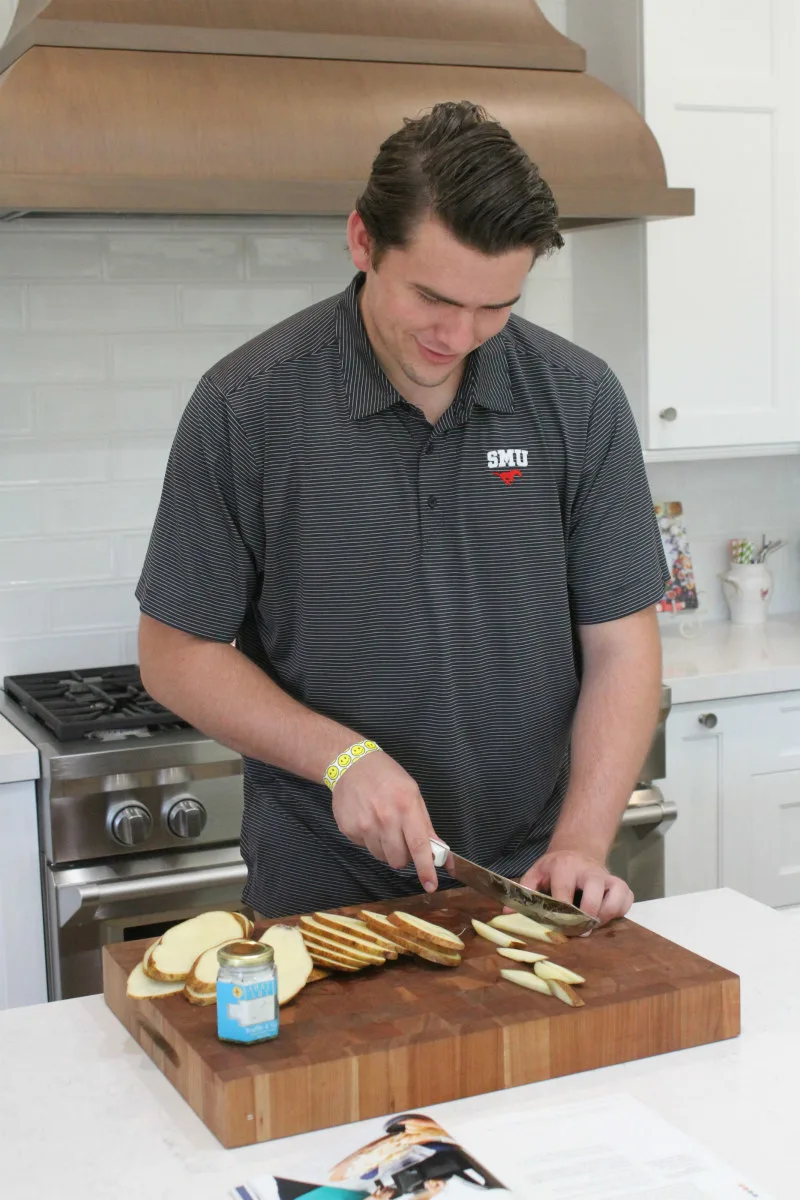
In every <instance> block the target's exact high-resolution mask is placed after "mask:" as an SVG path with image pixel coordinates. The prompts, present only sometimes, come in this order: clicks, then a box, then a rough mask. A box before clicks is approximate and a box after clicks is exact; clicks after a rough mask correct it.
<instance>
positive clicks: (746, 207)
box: [642, 0, 800, 449]
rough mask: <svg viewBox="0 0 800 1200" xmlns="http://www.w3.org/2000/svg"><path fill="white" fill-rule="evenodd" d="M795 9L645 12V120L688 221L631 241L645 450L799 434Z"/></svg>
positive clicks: (654, 5) (717, 0)
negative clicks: (642, 243)
mask: <svg viewBox="0 0 800 1200" xmlns="http://www.w3.org/2000/svg"><path fill="white" fill-rule="evenodd" d="M796 9H797V5H796V2H795V0H737V3H735V4H731V3H730V2H729V0H669V3H665V2H664V0H644V3H643V9H642V16H643V26H642V33H643V73H644V115H645V118H646V120H647V123H648V125H649V126H650V128H651V129H652V131H653V133H654V134H655V136H656V138H657V139H658V142H659V145H660V147H661V150H662V152H663V154H664V159H665V162H666V165H667V172H668V178H669V181H670V184H671V186H674V187H682V186H688V187H693V188H694V189H695V193H696V215H695V216H694V217H690V218H683V219H678V220H666V221H651V222H649V223H648V225H647V232H646V256H647V285H646V304H647V339H648V358H647V371H648V399H647V413H646V428H645V444H646V445H647V446H648V447H649V448H650V449H669V448H677V447H681V448H683V447H690V446H697V447H701V446H721V445H744V444H756V443H785V442H791V441H795V440H797V438H798V436H799V435H800V428H799V427H798V419H797V415H796V410H797V405H796V401H795V397H796V396H797V393H798V383H799V382H800V352H798V348H797V329H798V328H800V306H799V305H798V289H797V286H796V278H797V272H798V269H799V268H800V233H798V222H797V220H796V212H797V205H798V179H797V175H798V166H799V164H800V150H799V149H798V146H799V145H800V103H798V96H799V95H800V85H798V82H797V78H798V72H797V69H796V63H797V51H798V43H799V39H798V25H800V15H798V13H797V11H796Z"/></svg>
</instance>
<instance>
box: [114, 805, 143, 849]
mask: <svg viewBox="0 0 800 1200" xmlns="http://www.w3.org/2000/svg"><path fill="white" fill-rule="evenodd" d="M152 828H153V818H152V817H151V816H150V813H149V812H148V811H147V809H146V808H144V807H143V806H142V805H141V804H126V805H125V807H124V808H121V809H120V810H119V812H118V813H115V815H114V819H113V820H112V822H111V832H112V834H113V835H114V837H115V838H116V840H117V841H118V842H120V843H121V844H122V845H123V846H138V845H139V843H140V842H145V841H147V839H148V838H149V837H150V833H151V831H152Z"/></svg>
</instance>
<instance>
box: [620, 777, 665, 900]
mask: <svg viewBox="0 0 800 1200" xmlns="http://www.w3.org/2000/svg"><path fill="white" fill-rule="evenodd" d="M677 815H678V810H677V807H676V805H675V804H673V802H672V801H671V800H667V799H666V797H665V796H664V795H663V793H662V792H661V789H660V788H658V787H656V785H655V784H652V783H651V784H649V785H644V784H641V785H640V786H639V788H638V789H637V791H635V792H634V793H633V795H632V796H631V799H630V801H629V803H628V807H627V808H626V809H625V812H624V813H623V814H622V821H621V822H620V826H619V830H618V832H617V838H616V841H615V842H614V845H613V846H612V848H611V853H610V854H609V856H608V869H609V871H611V872H612V874H614V875H618V876H619V877H620V879H624V880H625V882H626V883H627V884H628V887H629V888H630V889H631V890H632V892H633V894H634V896H635V898H636V899H637V900H658V899H661V897H663V895H664V875H665V872H664V835H665V834H666V833H667V832H668V830H669V827H670V825H671V824H672V822H673V821H674V820H675V818H676V817H677Z"/></svg>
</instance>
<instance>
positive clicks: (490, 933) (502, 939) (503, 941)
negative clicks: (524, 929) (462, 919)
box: [472, 918, 525, 949]
mask: <svg viewBox="0 0 800 1200" xmlns="http://www.w3.org/2000/svg"><path fill="white" fill-rule="evenodd" d="M472 928H473V929H474V930H475V932H476V933H477V934H478V936H479V937H482V938H486V941H487V942H494V944H495V946H504V947H505V948H506V949H508V948H509V947H510V946H524V945H525V943H524V942H523V941H522V939H521V938H517V937H512V936H511V934H510V933H503V932H502V930H500V929H493V928H492V926H491V925H487V924H486V923H485V922H484V921H476V920H474V918H473V921H472Z"/></svg>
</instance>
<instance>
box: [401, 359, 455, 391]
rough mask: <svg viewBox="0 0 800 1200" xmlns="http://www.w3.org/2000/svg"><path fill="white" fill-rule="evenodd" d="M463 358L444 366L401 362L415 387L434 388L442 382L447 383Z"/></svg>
mask: <svg viewBox="0 0 800 1200" xmlns="http://www.w3.org/2000/svg"><path fill="white" fill-rule="evenodd" d="M463 361H464V360H463V359H462V358H459V359H458V361H457V362H454V363H449V364H448V365H447V366H446V367H434V366H433V365H432V364H431V363H424V364H423V363H420V364H419V365H412V364H411V363H407V362H404V363H403V371H404V372H405V374H406V375H407V376H408V378H409V379H410V380H411V382H412V383H415V384H416V385H417V387H424V388H436V387H441V386H442V384H443V383H447V381H448V379H450V378H451V377H452V375H454V374H455V372H456V371H457V370H458V369H459V367H460V366H461V364H462V362H463Z"/></svg>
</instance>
